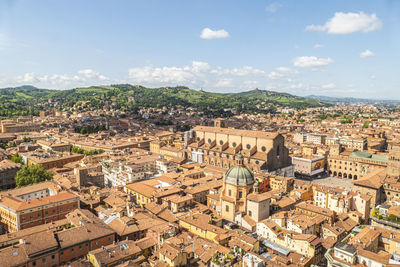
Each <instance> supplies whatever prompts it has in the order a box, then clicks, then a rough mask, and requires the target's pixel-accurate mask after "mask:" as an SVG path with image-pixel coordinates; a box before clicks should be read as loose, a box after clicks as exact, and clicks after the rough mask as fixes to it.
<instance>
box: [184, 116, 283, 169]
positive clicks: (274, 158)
mask: <svg viewBox="0 0 400 267" xmlns="http://www.w3.org/2000/svg"><path fill="white" fill-rule="evenodd" d="M193 131H194V138H193V141H192V143H190V144H189V145H188V149H189V152H188V158H189V159H190V160H192V161H195V162H199V163H206V164H209V165H212V166H217V167H222V168H225V169H228V168H230V167H232V166H234V165H235V157H236V155H237V154H238V153H240V154H241V155H242V156H243V157H244V164H245V165H246V167H248V168H249V169H250V170H252V171H259V170H268V171H274V170H278V169H280V168H284V167H287V166H289V165H290V158H289V153H288V149H287V148H286V147H285V144H284V143H285V140H284V137H283V136H282V135H281V134H279V133H277V132H262V131H251V130H240V129H232V128H225V125H224V121H223V120H222V119H218V120H216V121H215V122H214V127H210V126H196V127H194V129H193Z"/></svg>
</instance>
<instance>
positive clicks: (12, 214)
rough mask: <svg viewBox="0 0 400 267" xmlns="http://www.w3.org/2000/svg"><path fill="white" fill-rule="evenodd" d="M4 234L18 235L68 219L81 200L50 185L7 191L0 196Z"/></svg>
mask: <svg viewBox="0 0 400 267" xmlns="http://www.w3.org/2000/svg"><path fill="white" fill-rule="evenodd" d="M0 197H1V198H0V224H1V231H2V232H16V231H19V230H21V229H26V228H29V227H33V226H36V225H41V224H45V223H48V222H51V221H57V220H60V219H63V218H65V215H66V214H68V213H69V212H70V211H72V210H74V209H76V208H78V206H79V196H77V195H76V194H73V193H71V192H68V191H62V190H60V189H59V188H58V187H57V185H56V184H55V183H54V182H51V181H48V182H43V183H39V184H34V185H30V186H26V187H22V188H17V189H13V190H8V191H5V192H3V193H2V194H1V195H0Z"/></svg>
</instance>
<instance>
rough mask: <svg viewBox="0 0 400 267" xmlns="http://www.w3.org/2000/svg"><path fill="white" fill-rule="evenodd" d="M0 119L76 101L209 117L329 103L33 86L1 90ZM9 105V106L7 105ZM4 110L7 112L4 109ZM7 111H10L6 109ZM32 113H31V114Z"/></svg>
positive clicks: (261, 95)
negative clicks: (196, 112) (176, 108)
mask: <svg viewBox="0 0 400 267" xmlns="http://www.w3.org/2000/svg"><path fill="white" fill-rule="evenodd" d="M0 100H1V101H0V116H10V112H11V113H15V110H17V111H18V110H20V111H21V112H19V113H17V115H24V114H25V113H27V112H28V114H31V113H33V114H36V113H38V111H37V110H38V109H45V108H46V107H48V106H49V105H48V103H49V102H51V103H57V104H58V107H61V108H68V107H72V106H74V105H75V104H76V103H77V102H78V101H85V106H84V108H85V109H87V110H95V109H102V108H103V107H104V106H109V105H111V106H112V107H113V109H116V110H118V109H119V110H122V111H135V110H137V109H138V108H141V107H149V108H150V107H155V108H160V107H164V106H167V107H174V106H178V105H179V106H182V107H195V108H197V109H198V110H199V111H202V112H204V113H205V114H209V115H218V114H219V115H227V114H225V113H229V112H231V111H232V110H237V111H239V112H241V111H243V112H249V113H257V112H259V113H267V112H274V111H275V109H276V107H277V106H282V107H289V108H307V107H320V106H326V105H328V104H326V103H323V102H321V101H319V100H315V99H307V98H304V97H298V96H294V95H290V94H287V93H278V92H273V91H264V90H259V89H255V90H251V91H247V92H241V93H227V94H222V93H212V92H205V91H203V90H200V91H198V90H193V89H189V88H188V87H184V86H177V87H160V88H146V87H143V86H140V85H130V84H117V85H110V86H91V87H87V88H75V89H69V90H49V89H38V88H36V87H33V86H20V87H15V88H4V89H0ZM10 104H12V105H10ZM5 109H6V110H5ZM7 109H11V111H10V110H7ZM32 110H34V111H32Z"/></svg>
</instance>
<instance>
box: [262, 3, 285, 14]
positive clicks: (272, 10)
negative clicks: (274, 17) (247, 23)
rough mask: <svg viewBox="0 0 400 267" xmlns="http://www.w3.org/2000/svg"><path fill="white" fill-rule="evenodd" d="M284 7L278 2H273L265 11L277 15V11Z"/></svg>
mask: <svg viewBox="0 0 400 267" xmlns="http://www.w3.org/2000/svg"><path fill="white" fill-rule="evenodd" d="M281 7H282V4H281V3H278V2H273V3H271V4H269V5H268V6H267V7H266V8H265V11H267V12H269V13H275V12H276V11H278V9H279V8H281Z"/></svg>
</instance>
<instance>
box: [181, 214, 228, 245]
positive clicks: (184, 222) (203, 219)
mask: <svg viewBox="0 0 400 267" xmlns="http://www.w3.org/2000/svg"><path fill="white" fill-rule="evenodd" d="M179 226H181V227H182V228H185V229H186V230H187V231H189V232H191V233H192V234H195V235H197V236H200V237H202V238H204V239H208V240H210V241H213V242H214V243H217V244H221V245H223V244H226V243H227V241H228V238H229V235H228V231H227V230H225V229H222V228H220V227H218V226H216V225H213V224H211V217H210V216H209V215H206V214H194V215H189V216H187V217H184V218H180V219H179Z"/></svg>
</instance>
